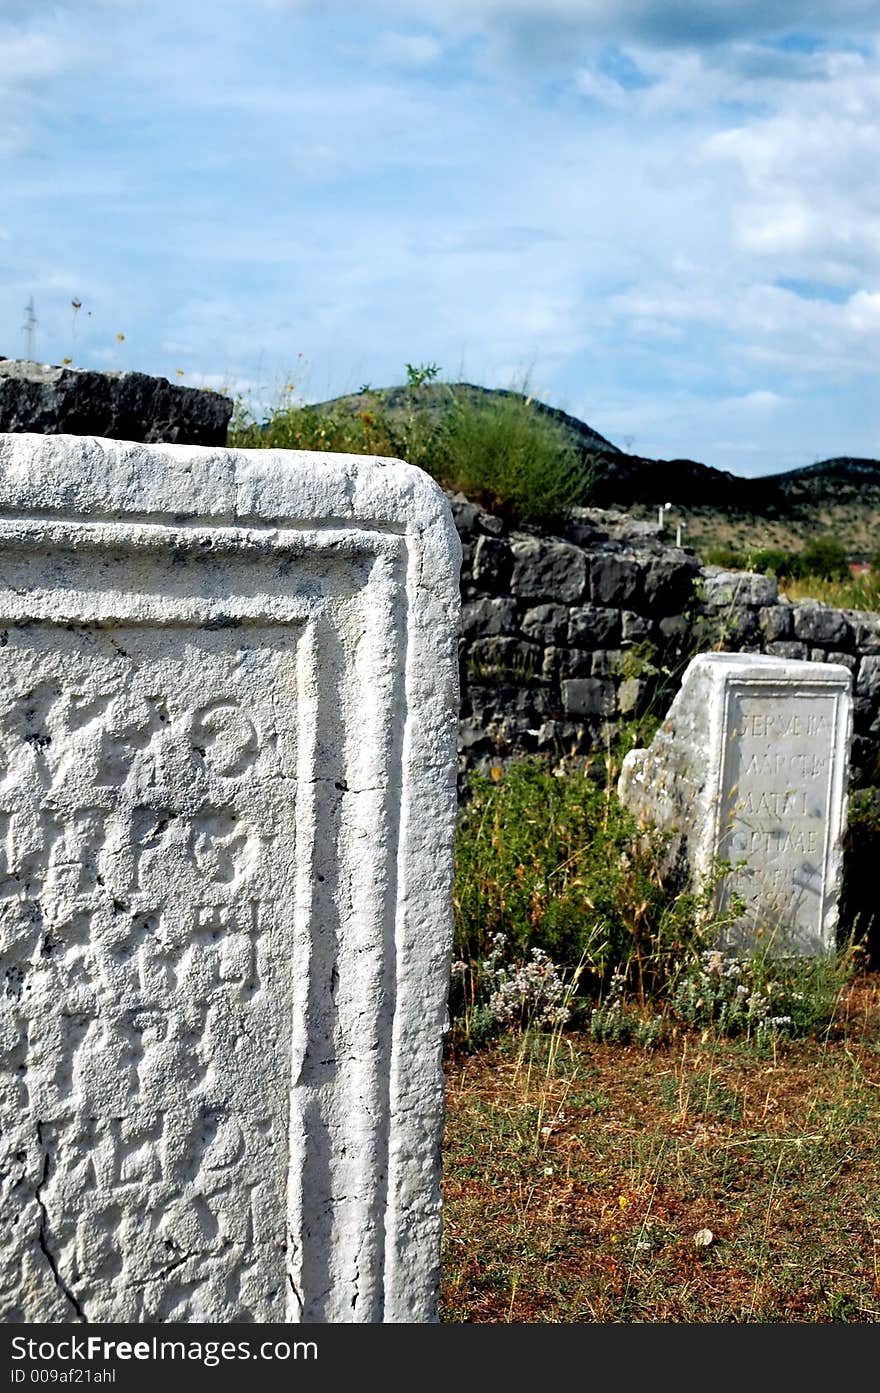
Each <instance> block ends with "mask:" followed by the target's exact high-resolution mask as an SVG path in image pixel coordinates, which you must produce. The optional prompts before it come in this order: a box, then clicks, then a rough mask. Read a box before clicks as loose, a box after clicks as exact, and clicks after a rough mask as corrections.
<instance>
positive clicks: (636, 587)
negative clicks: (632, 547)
mask: <svg viewBox="0 0 880 1393" xmlns="http://www.w3.org/2000/svg"><path fill="white" fill-rule="evenodd" d="M590 599H591V600H592V601H593V603H594V604H596V605H613V606H614V607H615V608H616V609H638V607H639V604H640V603H641V599H642V570H641V567H640V566H639V564H638V562H636V561H635V560H633V559H632V558H631V557H627V556H619V555H617V554H616V553H614V552H599V553H597V555H595V556H591V557H590Z"/></svg>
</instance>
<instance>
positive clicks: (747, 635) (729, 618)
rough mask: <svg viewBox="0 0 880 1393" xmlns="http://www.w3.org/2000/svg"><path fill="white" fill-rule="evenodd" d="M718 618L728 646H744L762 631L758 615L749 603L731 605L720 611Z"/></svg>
mask: <svg viewBox="0 0 880 1393" xmlns="http://www.w3.org/2000/svg"><path fill="white" fill-rule="evenodd" d="M718 618H719V619H720V621H721V632H722V634H723V637H724V640H725V644H726V646H727V647H728V648H743V647H745V645H746V644H749V643H752V642H753V641H754V640H755V639H757V637H758V635H759V633H760V629H759V626H758V615H757V613H756V612H755V610H754V609H752V608H751V607H750V606H749V605H729V606H728V607H727V608H726V609H724V610H723V611H720V612H719V615H718Z"/></svg>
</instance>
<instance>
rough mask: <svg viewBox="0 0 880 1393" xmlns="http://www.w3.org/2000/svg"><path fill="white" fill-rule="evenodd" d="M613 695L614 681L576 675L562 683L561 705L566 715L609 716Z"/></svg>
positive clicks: (612, 710)
mask: <svg viewBox="0 0 880 1393" xmlns="http://www.w3.org/2000/svg"><path fill="white" fill-rule="evenodd" d="M614 696H615V694H614V683H613V682H607V681H603V680H602V679H601V678H597V677H577V678H573V679H572V680H570V681H568V682H563V683H562V706H563V710H564V711H565V713H566V715H568V716H610V715H612V714H613V712H614Z"/></svg>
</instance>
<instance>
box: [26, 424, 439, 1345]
mask: <svg viewBox="0 0 880 1393" xmlns="http://www.w3.org/2000/svg"><path fill="white" fill-rule="evenodd" d="M458 561H459V545H458V539H457V536H456V533H455V529H454V527H453V525H452V522H451V518H450V514H449V510H448V507H447V504H446V501H445V499H444V497H443V495H442V493H441V492H440V490H439V489H438V488H437V487H436V486H435V485H434V484H433V483H432V481H431V480H429V479H428V477H427V476H426V475H424V474H422V473H421V472H420V471H419V470H417V469H414V468H411V467H410V466H409V465H406V464H403V463H401V462H399V461H393V460H382V459H365V458H362V457H357V458H351V457H347V456H341V455H315V454H306V453H299V452H288V451H233V450H225V449H220V448H216V449H215V448H203V447H195V446H145V445H132V444H125V443H119V442H113V441H108V440H100V439H94V438H76V437H70V436H55V437H43V436H34V435H5V436H0V674H2V684H0V984H2V991H3V998H2V999H3V1007H4V1014H3V1018H2V1026H0V1030H2V1050H3V1055H4V1058H5V1060H6V1067H5V1070H4V1073H3V1076H2V1092H0V1125H2V1136H0V1148H2V1152H3V1160H2V1165H0V1176H2V1180H0V1186H2V1190H0V1199H2V1233H3V1244H2V1254H0V1312H2V1314H0V1318H2V1319H3V1320H4V1321H7V1322H11V1321H24V1322H32V1321H38V1320H48V1321H78V1320H88V1321H151V1322H159V1321H267V1322H282V1321H333V1322H343V1321H364V1322H370V1321H429V1320H433V1319H436V1308H435V1301H436V1287H437V1274H438V1267H439V1235H440V1197H439V1150H440V1139H441V1119H442V1104H443V1095H442V1075H441V1068H440V1051H441V1036H442V1030H443V1026H444V1018H445V1008H446V992H447V985H448V961H449V953H450V946H451V877H452V851H453V835H454V821H455V764H456V758H455V755H456V730H457V661H456V643H455V639H456V633H457V617H458Z"/></svg>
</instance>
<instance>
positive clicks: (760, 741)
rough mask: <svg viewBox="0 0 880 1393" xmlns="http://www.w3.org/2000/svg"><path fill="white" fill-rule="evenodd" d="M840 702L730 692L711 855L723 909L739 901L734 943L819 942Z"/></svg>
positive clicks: (743, 688) (779, 692) (775, 692)
mask: <svg viewBox="0 0 880 1393" xmlns="http://www.w3.org/2000/svg"><path fill="white" fill-rule="evenodd" d="M837 706H838V699H837V697H836V696H835V695H824V694H822V693H821V691H820V692H816V693H814V694H811V695H809V696H803V695H802V696H799V695H796V694H791V695H789V694H788V693H787V692H786V691H785V689H774V688H772V687H770V688H768V687H766V686H763V687H759V688H757V689H755V688H751V689H750V688H749V686H748V685H740V686H736V685H732V686H731V689H730V691H729V693H728V706H727V739H726V741H725V761H724V772H723V795H722V799H723V801H722V815H721V824H720V828H719V838H718V856H719V857H720V858H721V859H722V860H724V861H727V862H729V863H730V866H731V870H730V872H729V874H728V875H727V876H726V877H725V880H724V882H723V886H724V888H723V892H722V897H721V904H722V906H723V907H724V908H725V909H729V908H730V907H731V905H732V904H733V903H734V898H735V897H738V898H740V899H742V900H743V901H744V902H745V906H746V908H745V911H744V914H743V918H742V921H741V922H740V923H739V924H738V925H737V927H736V930H735V936H736V937H737V938H743V937H744V938H745V939H746V940H747V941H752V940H754V941H756V942H757V943H761V942H762V940H767V941H768V942H769V941H770V940H771V939H773V938H774V936H778V937H779V938H780V939H781V940H782V941H783V942H785V941H795V942H797V941H801V942H808V941H814V942H815V943H816V944H818V943H819V942H820V941H821V926H822V923H823V919H824V912H825V904H824V898H825V893H826V886H825V867H826V864H827V860H828V853H829V837H830V835H831V832H832V818H831V798H832V795H833V792H834V788H833V782H832V773H833V767H832V766H833V754H834V749H835V740H834V736H835V726H836V723H837V719H838V716H837Z"/></svg>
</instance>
